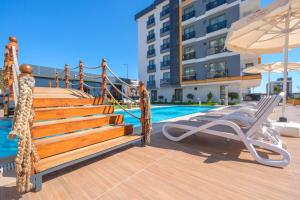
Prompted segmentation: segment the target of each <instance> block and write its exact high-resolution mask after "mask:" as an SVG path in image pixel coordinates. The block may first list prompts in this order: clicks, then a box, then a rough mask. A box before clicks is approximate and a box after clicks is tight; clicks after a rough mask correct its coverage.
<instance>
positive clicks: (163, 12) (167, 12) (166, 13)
mask: <svg viewBox="0 0 300 200" xmlns="http://www.w3.org/2000/svg"><path fill="white" fill-rule="evenodd" d="M169 13H170V8H167V9H164V10H163V11H161V12H160V18H163V17H165V16H166V15H168V14H169Z"/></svg>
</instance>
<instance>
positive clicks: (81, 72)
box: [79, 60, 84, 91]
mask: <svg viewBox="0 0 300 200" xmlns="http://www.w3.org/2000/svg"><path fill="white" fill-rule="evenodd" d="M83 67H84V65H83V62H82V60H80V61H79V90H80V91H83V76H84V73H83Z"/></svg>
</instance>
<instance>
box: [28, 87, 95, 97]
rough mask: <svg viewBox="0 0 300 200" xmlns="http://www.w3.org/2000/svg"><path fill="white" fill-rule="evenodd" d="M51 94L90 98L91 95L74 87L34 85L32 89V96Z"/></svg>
mask: <svg viewBox="0 0 300 200" xmlns="http://www.w3.org/2000/svg"><path fill="white" fill-rule="evenodd" d="M51 94H56V95H63V94H65V95H73V96H74V97H81V98H91V97H93V96H92V95H90V94H87V93H85V92H83V91H80V90H76V89H67V88H49V87H35V88H34V91H33V96H36V95H51ZM46 97H47V96H46Z"/></svg>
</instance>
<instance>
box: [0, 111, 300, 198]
mask: <svg viewBox="0 0 300 200" xmlns="http://www.w3.org/2000/svg"><path fill="white" fill-rule="evenodd" d="M278 113H279V110H277V112H276V113H274V114H272V116H271V117H272V118H277V115H279V114H278ZM287 113H288V117H289V119H291V120H292V121H297V122H299V123H300V107H292V106H291V107H288V109H287ZM157 127H159V126H157ZM156 130H160V129H159V128H156ZM283 140H284V141H285V142H286V143H287V145H288V149H289V151H290V153H291V155H292V161H291V164H290V165H289V166H288V167H286V168H284V169H280V168H273V167H268V166H264V165H260V164H258V163H257V162H255V161H254V160H253V159H252V157H251V156H250V154H249V152H247V150H245V148H244V147H243V145H242V144H241V143H239V142H235V141H226V140H225V139H223V138H218V137H212V136H203V135H196V136H191V137H189V138H187V139H185V140H184V141H182V142H179V143H175V142H171V141H169V140H167V139H165V138H164V137H163V136H162V134H161V133H160V132H158V133H156V134H154V135H153V137H152V144H151V145H150V146H147V147H140V146H133V147H130V148H126V149H123V151H118V152H114V153H111V154H110V155H107V156H105V157H99V158H97V159H93V160H90V161H88V162H84V163H81V164H79V165H76V166H73V167H71V168H67V169H64V170H62V171H59V172H56V173H53V174H50V175H48V176H45V179H44V183H43V190H42V191H41V192H38V193H34V192H32V193H28V194H24V195H22V196H20V195H17V194H16V188H15V186H14V185H12V184H10V185H7V186H4V187H0V199H1V200H2V199H3V200H6V199H19V198H21V199H30V200H34V199H41V200H47V199H55V200H60V199H63V200H67V199H74V200H78V199H79V200H80V199H151V200H152V199H251V200H252V199H268V200H270V199H278V200H284V199H288V200H293V199H295V200H296V199H300V138H287V137H283ZM262 153H264V154H268V153H267V152H264V151H262ZM268 155H270V154H268ZM270 156H274V155H270Z"/></svg>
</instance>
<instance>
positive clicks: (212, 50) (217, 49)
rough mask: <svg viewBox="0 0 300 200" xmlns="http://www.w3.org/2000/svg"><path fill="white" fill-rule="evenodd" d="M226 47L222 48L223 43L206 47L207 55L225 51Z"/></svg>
mask: <svg viewBox="0 0 300 200" xmlns="http://www.w3.org/2000/svg"><path fill="white" fill-rule="evenodd" d="M225 51H226V49H225V48H224V45H220V46H216V47H212V48H209V49H207V55H208V56H209V55H213V54H217V53H222V52H225Z"/></svg>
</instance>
